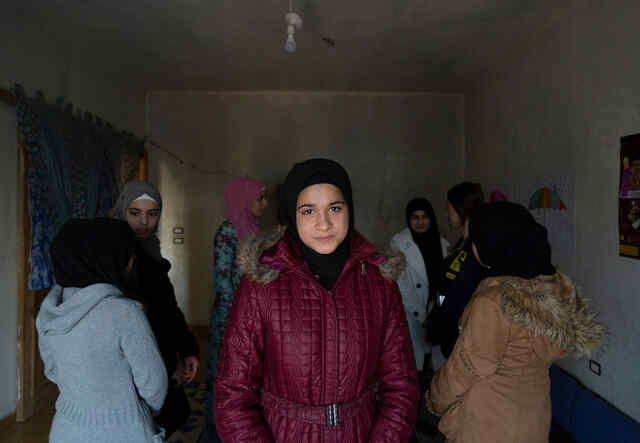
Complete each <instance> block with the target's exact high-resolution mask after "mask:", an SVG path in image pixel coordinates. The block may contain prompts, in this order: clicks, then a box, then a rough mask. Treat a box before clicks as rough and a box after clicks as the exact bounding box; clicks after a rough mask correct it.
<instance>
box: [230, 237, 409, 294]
mask: <svg viewBox="0 0 640 443" xmlns="http://www.w3.org/2000/svg"><path fill="white" fill-rule="evenodd" d="M286 237H289V238H290V236H289V235H287V234H286V226H283V225H279V226H278V227H277V228H276V229H274V230H273V231H272V232H271V233H269V234H266V235H252V236H249V237H248V238H247V239H246V240H244V241H243V242H242V243H241V244H240V245H239V246H238V252H237V254H236V264H237V265H238V267H239V268H240V270H242V272H243V274H244V275H246V276H248V277H249V278H250V279H251V280H253V281H255V282H257V283H260V284H262V285H267V284H269V283H271V282H273V281H275V280H276V279H277V278H278V276H279V275H280V273H281V272H283V271H284V270H286V269H289V268H291V267H299V266H301V264H302V263H303V262H302V258H300V256H299V254H298V253H297V250H296V249H295V246H292V243H293V242H291V241H284V242H281V243H278V242H280V240H282V239H283V238H284V239H285V240H287V238H286ZM351 242H352V243H351V245H352V250H351V256H350V258H349V260H348V262H347V266H348V264H349V262H352V261H353V260H358V261H360V262H367V263H371V264H373V265H375V266H377V267H378V269H379V270H380V273H381V274H382V276H383V277H384V278H385V279H387V280H390V281H395V280H397V279H398V277H399V276H400V274H401V273H402V271H403V270H404V267H405V264H406V260H405V257H404V255H403V254H402V253H401V252H398V251H393V252H391V253H389V254H382V253H379V252H376V251H375V248H374V247H373V245H372V244H371V243H369V242H368V241H367V240H366V239H365V238H364V237H363V236H362V235H360V234H359V233H358V232H357V231H353V234H352V240H351Z"/></svg>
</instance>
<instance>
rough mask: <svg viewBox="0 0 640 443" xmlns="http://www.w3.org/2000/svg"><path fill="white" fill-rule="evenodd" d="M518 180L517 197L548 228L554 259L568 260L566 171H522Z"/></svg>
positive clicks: (571, 247)
mask: <svg viewBox="0 0 640 443" xmlns="http://www.w3.org/2000/svg"><path fill="white" fill-rule="evenodd" d="M520 183H521V186H520V190H521V192H520V195H519V199H518V201H519V202H520V203H522V204H523V205H524V206H525V207H527V208H528V209H529V211H531V214H532V215H533V217H534V218H535V219H536V220H537V221H538V223H540V224H542V225H543V226H544V227H546V228H547V234H548V237H549V242H550V243H551V250H552V259H553V261H554V263H555V264H559V265H563V264H565V263H568V262H569V261H570V260H571V259H572V258H573V255H574V251H575V242H574V238H575V229H574V221H573V217H574V215H573V214H574V213H573V207H572V202H573V180H571V178H570V177H569V176H566V175H556V174H544V175H539V176H527V175H524V176H522V177H520Z"/></svg>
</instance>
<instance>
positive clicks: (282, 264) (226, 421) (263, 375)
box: [214, 230, 420, 443]
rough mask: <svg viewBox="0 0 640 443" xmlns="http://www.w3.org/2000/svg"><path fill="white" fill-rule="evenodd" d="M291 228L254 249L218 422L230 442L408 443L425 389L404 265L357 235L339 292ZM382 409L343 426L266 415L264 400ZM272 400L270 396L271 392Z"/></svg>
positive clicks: (236, 311)
mask: <svg viewBox="0 0 640 443" xmlns="http://www.w3.org/2000/svg"><path fill="white" fill-rule="evenodd" d="M283 234H284V231H283V230H279V231H277V232H276V233H275V234H273V235H271V236H270V237H267V238H258V239H253V240H252V241H250V242H247V243H246V244H245V245H244V246H243V247H242V248H241V250H240V252H239V254H238V264H239V266H240V267H241V269H242V270H243V272H244V277H243V279H242V282H241V283H240V287H239V289H238V291H237V293H236V297H235V301H234V304H233V308H232V310H231V313H230V316H229V320H228V324H227V331H226V335H225V338H224V343H223V345H222V348H221V351H220V357H219V363H218V370H217V376H216V385H215V388H214V389H215V395H214V398H215V406H214V407H215V409H214V416H215V421H216V427H217V429H218V433H219V435H220V437H221V438H222V440H223V441H224V442H240V441H242V442H287V443H290V442H294V443H307V442H309V443H312V442H313V443H315V442H325V441H332V442H345V443H346V442H354V443H355V442H389V443H402V442H408V441H409V438H410V436H411V434H412V432H413V430H414V426H415V421H416V417H417V412H418V402H419V395H420V394H419V387H418V381H417V374H416V365H415V360H414V357H413V350H412V346H411V339H410V338H409V331H408V328H407V321H406V318H405V313H404V308H403V306H402V299H401V297H400V293H399V291H398V287H397V285H396V283H395V281H394V279H395V277H397V275H399V273H400V271H401V270H402V267H403V266H404V258H403V257H396V258H393V259H387V258H386V257H384V256H382V255H380V254H377V253H376V252H375V250H374V247H373V245H371V243H369V242H368V241H367V240H366V239H365V238H364V237H362V236H361V235H360V234H358V233H357V232H353V234H352V236H351V237H352V240H351V256H350V258H349V260H348V261H347V264H346V265H345V268H344V270H343V272H342V274H341V275H340V277H339V278H338V280H337V282H336V284H335V287H334V291H333V293H331V292H329V291H327V290H326V289H324V288H323V287H322V286H321V285H320V283H319V281H318V280H317V279H316V278H315V277H314V276H313V275H312V274H311V272H310V271H309V267H308V265H307V264H306V263H305V262H304V261H303V260H302V258H301V257H300V255H299V253H298V250H297V247H296V245H295V242H294V241H293V239H292V237H291V236H290V235H289V234H284V237H283ZM374 385H375V386H376V387H377V394H376V400H375V401H369V402H368V404H367V405H366V406H365V407H363V408H362V409H359V412H358V413H357V415H355V416H354V417H352V418H350V419H348V420H344V422H341V423H340V424H339V425H338V426H333V427H328V426H326V425H325V424H315V423H306V422H304V421H300V420H298V419H295V418H291V417H289V416H287V414H286V411H285V410H275V409H264V408H263V407H262V406H261V396H262V392H263V391H266V392H268V393H269V394H270V395H271V396H272V397H273V396H275V397H278V398H282V399H286V400H288V401H290V402H295V403H298V404H302V405H310V406H322V405H327V404H331V403H346V402H349V401H352V400H354V399H356V398H359V397H363V396H365V393H366V392H368V391H369V390H370V389H371V388H372V387H373V386H374ZM267 395H268V394H267Z"/></svg>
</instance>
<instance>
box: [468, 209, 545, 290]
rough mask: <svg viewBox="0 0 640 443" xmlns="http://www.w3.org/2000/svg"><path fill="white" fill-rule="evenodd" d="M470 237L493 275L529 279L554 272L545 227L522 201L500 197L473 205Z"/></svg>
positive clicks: (481, 259)
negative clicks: (504, 199)
mask: <svg viewBox="0 0 640 443" xmlns="http://www.w3.org/2000/svg"><path fill="white" fill-rule="evenodd" d="M469 237H470V239H471V241H472V242H473V244H475V245H476V248H477V250H478V255H479V256H480V261H481V262H482V263H483V264H485V265H487V266H490V269H489V274H490V275H492V276H516V277H522V278H527V279H530V278H534V277H537V276H538V275H552V274H554V273H555V272H556V270H555V268H554V267H553V265H552V264H551V246H550V245H549V241H548V240H547V230H546V228H545V227H544V226H542V225H540V224H539V223H538V222H536V221H535V219H534V218H533V216H532V215H531V213H530V212H529V211H528V210H527V209H526V208H525V207H524V206H522V205H519V204H517V203H512V202H504V201H503V202H496V203H489V204H486V205H483V206H480V207H479V208H476V209H475V210H474V211H473V212H472V213H471V219H470V222H469Z"/></svg>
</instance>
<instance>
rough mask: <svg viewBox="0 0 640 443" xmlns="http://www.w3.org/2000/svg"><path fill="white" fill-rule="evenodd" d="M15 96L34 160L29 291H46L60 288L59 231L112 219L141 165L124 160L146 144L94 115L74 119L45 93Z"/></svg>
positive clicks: (70, 109) (30, 185)
mask: <svg viewBox="0 0 640 443" xmlns="http://www.w3.org/2000/svg"><path fill="white" fill-rule="evenodd" d="M15 93H16V98H17V105H16V115H17V120H18V129H19V131H20V133H21V134H22V136H23V139H24V144H25V147H26V150H27V155H28V158H29V169H28V171H27V184H28V203H29V217H30V221H31V245H30V255H29V266H30V273H29V289H31V290H38V289H46V288H50V287H52V286H53V285H54V284H55V279H54V276H53V269H52V266H51V258H50V256H49V247H50V246H51V241H52V240H53V238H54V237H55V235H56V233H57V232H58V230H59V229H60V227H61V226H62V225H63V224H64V223H65V222H66V221H67V220H69V219H70V218H72V217H73V218H91V217H99V216H107V215H108V213H109V211H110V210H111V208H112V207H113V205H114V203H115V200H116V198H117V196H118V193H119V191H120V188H121V186H122V185H123V182H124V181H125V180H127V179H130V178H132V177H134V176H135V175H136V173H137V171H135V168H137V162H131V161H129V162H127V161H124V160H126V159H131V158H135V159H137V158H140V156H141V155H143V153H144V143H143V141H142V140H140V139H137V138H135V137H134V136H133V135H132V134H129V133H122V132H116V131H115V130H114V129H113V128H112V127H111V126H110V125H108V124H103V123H102V121H101V120H100V119H99V118H94V117H93V116H92V115H91V114H89V113H85V114H84V115H83V116H82V115H79V113H78V112H76V114H75V115H74V113H73V106H72V105H70V104H67V105H63V101H62V100H61V99H59V100H58V101H57V103H56V104H47V103H45V101H44V97H43V95H42V94H41V93H38V94H36V96H35V97H34V98H29V97H27V96H26V95H25V94H24V91H23V89H22V87H20V86H19V85H17V86H16V88H15ZM123 165H128V168H129V170H123ZM125 167H126V166H125Z"/></svg>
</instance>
